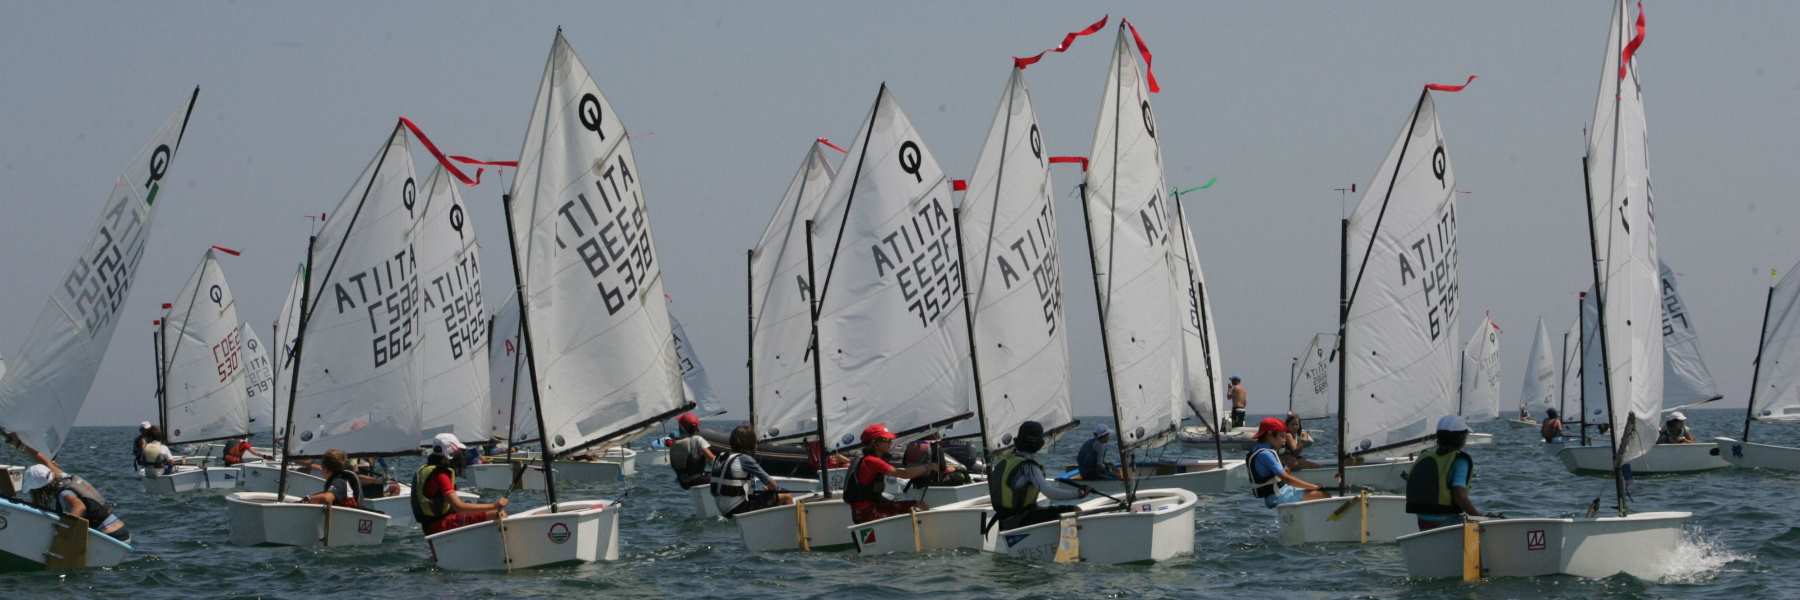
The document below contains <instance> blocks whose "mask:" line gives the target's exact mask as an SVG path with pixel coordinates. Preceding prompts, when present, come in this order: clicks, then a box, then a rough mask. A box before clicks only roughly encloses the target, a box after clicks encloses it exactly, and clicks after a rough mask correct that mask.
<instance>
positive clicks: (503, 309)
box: [458, 295, 546, 492]
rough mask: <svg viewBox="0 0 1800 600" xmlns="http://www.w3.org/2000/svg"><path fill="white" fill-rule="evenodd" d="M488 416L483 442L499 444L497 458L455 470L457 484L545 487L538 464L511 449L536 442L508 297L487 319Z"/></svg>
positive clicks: (519, 336) (520, 342) (515, 309)
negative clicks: (500, 447) (486, 440)
mask: <svg viewBox="0 0 1800 600" xmlns="http://www.w3.org/2000/svg"><path fill="white" fill-rule="evenodd" d="M488 329H489V330H490V332H489V334H488V335H489V337H490V341H489V343H488V374H489V379H488V417H489V421H490V423H489V430H490V431H489V433H488V435H487V438H486V439H491V440H496V442H495V443H498V444H503V445H505V447H506V452H505V453H504V454H502V455H500V460H498V461H495V460H492V459H493V458H494V457H489V460H488V461H487V462H484V463H482V464H478V465H468V466H465V467H463V468H462V470H461V471H459V472H458V475H460V477H459V479H458V483H467V484H469V485H470V486H472V487H474V488H476V489H483V490H508V491H510V490H533V491H540V492H541V491H543V490H545V489H546V484H545V481H544V466H543V465H542V464H540V463H533V462H532V461H531V460H529V455H528V454H526V453H524V452H516V453H515V451H516V450H518V449H520V448H523V447H526V446H528V445H531V444H536V443H538V435H537V411H536V410H534V409H533V408H532V407H533V406H534V405H535V404H536V402H535V400H533V399H532V391H531V377H530V374H529V373H526V372H525V364H526V363H525V361H526V354H527V353H528V351H527V350H526V349H525V347H524V343H525V340H524V337H523V336H524V333H523V330H522V329H521V324H520V323H519V301H518V298H516V297H515V296H512V295H508V296H507V297H506V301H505V303H504V304H501V305H500V308H498V309H495V311H494V314H493V315H491V316H490V317H489V319H488Z"/></svg>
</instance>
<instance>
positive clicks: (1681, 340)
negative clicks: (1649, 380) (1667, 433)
mask: <svg viewBox="0 0 1800 600" xmlns="http://www.w3.org/2000/svg"><path fill="white" fill-rule="evenodd" d="M1659 282H1660V286H1661V288H1662V334H1663V400H1662V404H1663V406H1664V407H1665V408H1674V407H1678V406H1692V405H1695V404H1704V403H1707V402H1712V401H1714V400H1718V399H1720V398H1723V397H1724V396H1722V395H1720V394H1719V385H1718V384H1717V383H1715V382H1714V381H1713V376H1712V371H1711V370H1709V369H1707V368H1706V361H1705V360H1704V359H1701V358H1700V335H1699V333H1698V332H1696V330H1695V328H1694V316H1693V314H1692V313H1690V312H1688V309H1687V304H1686V303H1684V302H1682V301H1681V294H1680V293H1679V292H1678V291H1677V289H1676V285H1675V283H1676V282H1675V270H1674V269H1670V268H1669V263H1667V262H1664V263H1662V267H1661V269H1659Z"/></svg>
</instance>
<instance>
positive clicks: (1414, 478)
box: [1406, 415, 1499, 531]
mask: <svg viewBox="0 0 1800 600" xmlns="http://www.w3.org/2000/svg"><path fill="white" fill-rule="evenodd" d="M1468 441H1469V424H1468V423H1465V422H1463V418H1462V417H1460V416H1457V415H1448V416H1445V417H1444V418H1442V419H1438V425H1437V448H1434V449H1432V450H1430V451H1427V452H1424V453H1422V454H1420V455H1419V460H1418V462H1414V463H1413V468H1412V472H1411V473H1409V474H1407V477H1406V512H1409V513H1412V514H1414V515H1416V516H1417V517H1418V519H1419V531H1424V530H1427V529H1435V528H1438V527H1443V526H1445V525H1455V524H1457V523H1461V522H1462V519H1463V515H1468V516H1471V517H1479V516H1483V515H1482V514H1481V511H1480V510H1478V509H1476V508H1475V503H1474V502H1471V501H1470V500H1469V481H1470V480H1471V479H1473V478H1474V477H1475V459H1473V458H1470V457H1469V454H1468V453H1467V452H1463V451H1462V448H1463V444H1464V443H1466V442H1468ZM1492 516H1495V517H1498V516H1499V515H1492Z"/></svg>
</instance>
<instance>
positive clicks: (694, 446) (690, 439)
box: [669, 412, 717, 490]
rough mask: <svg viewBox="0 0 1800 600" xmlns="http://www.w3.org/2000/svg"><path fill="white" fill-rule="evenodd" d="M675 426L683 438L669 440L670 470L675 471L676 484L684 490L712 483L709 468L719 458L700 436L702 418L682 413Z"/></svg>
mask: <svg viewBox="0 0 1800 600" xmlns="http://www.w3.org/2000/svg"><path fill="white" fill-rule="evenodd" d="M675 426H676V428H677V429H679V430H680V431H681V437H676V438H670V439H669V468H671V469H674V470H675V483H677V484H680V485H681V489H684V490H685V489H688V488H691V487H694V486H697V485H707V484H710V483H712V475H711V473H710V471H709V467H711V465H712V462H713V459H715V458H717V457H715V456H713V451H712V447H711V444H708V443H706V438H705V437H702V436H701V435H700V417H697V416H694V413H691V412H690V413H681V416H680V417H679V418H676V419H675Z"/></svg>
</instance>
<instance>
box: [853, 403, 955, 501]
mask: <svg viewBox="0 0 1800 600" xmlns="http://www.w3.org/2000/svg"><path fill="white" fill-rule="evenodd" d="M862 443H863V455H862V457H860V458H857V459H856V463H855V464H854V465H852V466H851V467H850V474H849V475H850V476H849V477H845V478H844V502H846V503H848V504H849V505H850V520H851V521H853V522H856V523H865V522H868V521H873V520H876V519H880V518H883V517H891V516H894V515H899V514H906V512H907V511H909V510H912V509H915V508H917V509H919V510H926V509H927V508H929V507H928V506H926V505H925V503H924V502H919V501H914V500H904V501H896V500H889V499H887V496H885V495H883V492H885V491H886V490H887V478H888V476H889V475H892V476H894V477H895V478H897V479H912V478H915V477H921V476H924V475H927V474H929V473H931V472H932V471H935V470H937V465H931V464H924V465H913V466H910V467H901V468H895V467H894V465H891V464H888V461H887V455H888V451H889V450H892V449H893V448H894V433H893V432H891V431H888V428H887V425H885V424H882V423H875V424H873V425H870V426H868V427H867V428H864V429H863V432H862ZM954 469H955V467H952V466H949V465H945V466H944V472H945V473H950V472H953V470H954Z"/></svg>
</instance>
